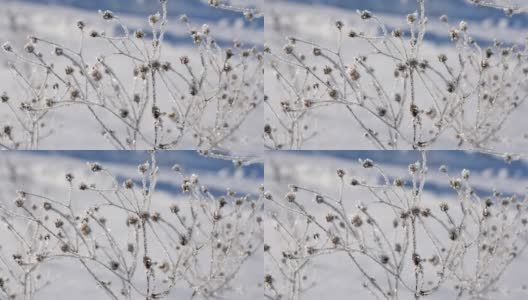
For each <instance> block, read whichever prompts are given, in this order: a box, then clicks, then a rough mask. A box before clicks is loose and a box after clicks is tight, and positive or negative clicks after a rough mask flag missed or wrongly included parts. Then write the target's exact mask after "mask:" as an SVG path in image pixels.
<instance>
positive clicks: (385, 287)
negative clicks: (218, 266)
mask: <svg viewBox="0 0 528 300" xmlns="http://www.w3.org/2000/svg"><path fill="white" fill-rule="evenodd" d="M368 158H371V159H372V163H373V165H374V167H369V166H368V167H367V168H365V167H363V166H362V165H363V164H364V162H365V160H366V159H368ZM358 159H362V160H363V163H360V162H358ZM420 160H421V158H420V153H419V152H413V151H409V152H407V151H313V152H311V151H294V152H291V153H286V152H275V153H272V154H270V155H269V156H268V157H267V159H266V176H265V182H266V191H267V192H268V193H269V194H268V195H267V197H266V198H267V199H271V200H265V201H266V202H265V203H266V205H265V206H266V216H267V219H266V226H265V244H266V245H268V246H269V249H268V252H265V267H264V268H265V271H264V272H265V274H266V283H268V284H267V285H266V288H265V293H266V296H267V297H268V299H302V300H316V299H325V298H328V299H335V300H345V299H351V298H353V299H415V297H414V296H413V294H414V291H415V270H420V268H421V270H422V272H418V289H417V291H418V294H419V299H501V300H502V299H525V298H526V284H527V282H526V268H527V267H528V253H526V251H524V252H522V250H524V248H525V247H526V243H527V241H528V240H527V234H526V233H527V232H526V226H525V225H523V224H526V221H524V222H523V221H522V220H519V219H517V221H514V220H515V219H516V217H514V216H515V215H516V214H517V213H518V209H519V208H517V207H515V204H512V203H511V202H507V203H506V202H505V203H501V200H499V199H502V198H501V197H504V199H509V200H512V199H514V198H516V199H517V200H516V201H517V202H516V203H518V204H519V205H520V206H519V207H522V208H520V209H521V210H522V213H521V214H522V215H523V216H524V217H523V218H525V217H526V198H525V197H526V192H527V191H526V187H527V186H526V182H527V181H526V178H527V177H526V176H527V175H528V164H527V161H516V162H513V163H511V164H508V163H506V162H504V161H502V160H501V159H497V158H496V157H493V156H488V155H483V154H477V153H469V152H462V151H429V152H427V177H426V178H427V180H426V181H425V185H424V188H423V191H421V192H420V193H419V195H420V196H419V197H418V199H420V200H418V201H417V202H415V201H414V199H415V198H413V196H412V193H411V187H412V176H411V173H410V170H409V169H410V167H409V166H412V167H413V168H414V167H417V169H416V170H417V173H416V174H420V173H421V169H420V167H419V165H415V164H414V163H415V162H417V161H418V162H419V161H420ZM442 165H445V166H446V167H447V173H443V172H441V171H440V170H439V168H440V167H441V166H442ZM378 167H379V168H380V169H382V170H383V174H384V175H382V174H381V172H380V171H378ZM464 169H466V170H469V171H470V173H467V172H466V171H463V170H464ZM337 170H343V171H344V173H342V174H344V175H343V177H342V178H343V181H341V179H340V177H339V176H338V174H337V173H336V171H337ZM464 174H466V175H467V174H470V175H469V178H468V180H467V181H466V180H464V179H463V178H464V176H465V175H464ZM383 176H386V177H387V178H388V180H389V185H388V186H384V183H385V179H384V178H383ZM418 177H419V176H418ZM397 178H400V179H403V180H404V182H405V183H404V186H403V188H400V187H396V186H394V185H393V180H396V179H397ZM455 178H458V179H460V181H459V183H461V187H460V189H459V190H458V192H457V190H455V189H454V188H453V187H454V185H452V184H450V179H455ZM353 180H356V183H355V186H354V185H351V183H352V182H353ZM342 182H343V186H342ZM452 182H454V181H452ZM466 183H468V185H470V186H471V188H472V190H473V191H474V194H471V195H473V196H471V197H474V196H475V195H477V196H478V197H479V198H476V197H475V198H471V197H469V198H471V199H470V200H468V199H466V200H467V201H466V200H463V199H464V197H466V196H464V195H468V194H466V193H469V192H470V190H469V189H466ZM366 185H370V186H371V189H372V191H373V192H370V191H369V188H367V187H366ZM419 185H420V182H419V181H417V190H421V189H420V188H419ZM296 190H297V192H295V191H296ZM292 191H293V193H292ZM494 193H502V194H501V195H502V196H499V194H495V196H494ZM457 194H458V195H457ZM317 195H319V196H320V197H319V198H318V197H317ZM514 195H515V197H514V198H512V196H514ZM487 198H489V199H492V202H493V204H492V205H491V206H490V207H489V211H488V212H490V214H491V217H490V219H487V221H484V222H482V223H479V222H476V221H475V220H477V219H481V220H482V218H483V217H482V213H483V211H484V210H483V207H484V201H485V199H487ZM339 199H341V202H339ZM405 199H406V200H405ZM382 200H383V201H385V204H384V203H382V202H381V201H382ZM400 201H403V202H400ZM406 201H407V204H405V202H406ZM326 203H328V205H326ZM387 203H390V204H391V205H394V206H393V207H391V206H390V205H388V204H387ZM386 204H387V205H386ZM332 205H333V207H337V208H338V209H336V210H334V209H332ZM341 205H343V209H342V210H341V209H339V208H340V207H341ZM441 205H446V207H448V211H447V213H446V212H444V211H442V209H441V207H442V206H441ZM460 205H463V206H464V207H465V211H466V212H467V215H466V217H467V218H468V219H466V221H462V220H463V219H464V217H463V214H461V208H460ZM508 205H510V206H509V207H508ZM512 205H513V207H512ZM408 206H409V207H410V210H409V213H411V214H412V211H413V207H418V209H419V210H421V211H420V213H419V215H420V216H419V217H417V220H419V221H416V224H419V225H416V227H415V228H416V245H417V246H416V250H412V248H413V246H412V243H411V242H410V241H411V240H413V239H412V238H410V237H409V236H407V238H406V234H405V232H407V234H409V233H410V231H411V229H412V228H413V227H412V226H411V222H410V221H409V219H404V218H403V215H404V212H405V211H406V208H405V207H408ZM398 207H403V209H400V208H398ZM475 208H476V213H475V211H474V209H475ZM418 209H417V210H418ZM303 211H306V215H304V214H303V213H302V212H303ZM424 212H426V213H427V214H426V213H424ZM341 213H342V215H341ZM447 214H449V216H450V217H449V218H452V220H453V223H454V224H457V226H458V224H464V225H463V226H462V227H463V229H462V231H461V232H460V235H455V234H452V233H450V232H451V231H449V228H450V227H451V226H455V225H450V224H453V223H451V221H449V220H448V217H447ZM496 214H497V215H496ZM479 215H480V216H479ZM308 216H310V217H308ZM503 217H506V219H502V218H503ZM406 218H409V216H407V217H406ZM431 218H433V219H431ZM435 218H438V220H441V222H443V223H444V225H447V226H446V227H447V228H445V227H444V226H443V225H439V224H438V223H437V222H436V221H435ZM308 219H310V220H311V222H309V221H308ZM468 220H471V221H468ZM506 220H507V221H506ZM525 220H526V219H525ZM394 222H397V223H396V224H397V225H396V227H393V226H394ZM459 222H460V223H459ZM486 222H489V223H486ZM503 222H504V223H503ZM509 222H511V223H509ZM422 224H425V225H424V226H423V227H422ZM479 224H480V226H481V227H480V228H481V229H482V231H480V229H479ZM494 224H495V225H494ZM499 224H502V225H499ZM494 226H496V227H494ZM455 228H456V227H455ZM490 228H491V229H490ZM488 230H489V232H488V233H487V235H486V234H477V232H479V231H480V232H481V233H483V232H485V231H488ZM494 230H498V233H497V234H494V233H492V232H493V231H494ZM455 232H456V231H455ZM356 234H357V237H356V236H355V235H356ZM451 234H452V235H451ZM489 234H491V235H492V236H494V237H490V236H489ZM411 236H412V234H411ZM336 237H337V238H338V239H337V240H336ZM512 237H513V239H514V240H515V241H514V242H513V241H512V240H511V239H510V238H512ZM488 242H489V243H488ZM398 244H399V246H397V245H398ZM483 245H487V246H486V247H485V248H483V249H487V250H489V248H487V247H489V246H491V247H492V248H493V247H494V250H493V251H496V252H493V254H487V253H486V251H485V250H477V249H478V248H479V247H482V246H483ZM398 247H401V249H400V250H399V251H398V250H397V249H398ZM391 248H393V250H391ZM442 249H444V250H442ZM513 252H515V253H513ZM349 253H350V254H352V256H353V257H354V259H355V261H356V262H357V263H358V265H356V264H355V262H354V260H353V259H351V257H349V256H348V254H349ZM402 253H404V254H402ZM412 253H417V254H418V255H419V257H420V258H421V259H423V261H421V262H420V264H419V266H416V265H414V264H413V256H412ZM393 255H394V256H393ZM435 255H437V256H436V258H435ZM512 257H515V259H513V260H511V258H512ZM438 259H440V260H438ZM382 261H385V263H382ZM395 261H396V262H398V263H397V264H398V265H400V266H401V270H402V271H401V273H399V272H398V271H396V270H397V269H396V268H395V263H394V262H395ZM443 262H446V263H445V264H444V263H443ZM387 270H388V271H387ZM476 270H478V271H476ZM386 271H387V272H386ZM362 272H365V274H362ZM391 272H393V273H391ZM396 273H398V274H401V275H400V276H399V277H398V278H400V279H401V280H396V279H395V276H394V274H396ZM499 273H500V274H501V275H502V276H501V277H500V279H498V277H497V276H496V275H497V274H499ZM442 274H444V275H445V276H444V277H442ZM268 275H269V276H270V277H268ZM367 276H368V277H367ZM286 278H287V279H286ZM369 278H372V281H371V280H369ZM439 278H442V279H441V280H440V281H438V280H439ZM439 282H440V284H438V283H439ZM376 285H377V286H379V287H380V290H381V291H382V292H383V293H382V292H380V291H379V290H377V288H376ZM420 293H423V294H420ZM279 295H282V298H281V297H279ZM416 299H418V298H416Z"/></svg>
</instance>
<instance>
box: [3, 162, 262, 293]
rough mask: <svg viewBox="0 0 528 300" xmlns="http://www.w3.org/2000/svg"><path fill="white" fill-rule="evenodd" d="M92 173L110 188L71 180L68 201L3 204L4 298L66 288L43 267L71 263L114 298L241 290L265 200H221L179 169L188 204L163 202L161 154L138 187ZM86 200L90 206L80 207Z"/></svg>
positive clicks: (21, 197)
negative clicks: (242, 273) (54, 287)
mask: <svg viewBox="0 0 528 300" xmlns="http://www.w3.org/2000/svg"><path fill="white" fill-rule="evenodd" d="M88 167H89V169H90V171H91V172H92V173H94V174H93V175H94V176H95V179H93V180H96V179H97V180H98V181H97V182H99V183H101V182H102V183H105V184H102V186H100V187H99V186H97V184H95V183H89V182H83V181H82V179H81V178H76V176H75V175H74V174H71V173H68V174H66V175H65V181H66V183H67V185H68V186H69V190H68V191H67V193H66V194H65V195H67V196H66V197H65V198H64V199H60V198H54V197H49V196H47V195H41V194H34V193H32V192H31V191H29V190H27V191H18V193H17V197H16V199H15V200H14V202H13V203H12V204H7V203H2V204H1V205H0V220H1V222H2V223H3V224H4V225H5V227H3V228H2V229H1V233H2V236H3V237H4V239H3V241H2V245H3V246H2V248H0V294H1V295H3V296H2V297H5V298H6V299H7V298H9V299H38V298H39V297H38V295H39V292H40V291H41V290H42V289H44V288H46V287H47V286H48V285H61V283H60V282H56V281H53V280H49V278H47V277H46V272H45V270H46V268H49V267H48V266H49V265H53V268H54V270H61V269H60V267H59V266H62V267H64V266H66V265H67V264H70V265H71V264H74V265H75V266H76V268H75V269H81V270H83V271H84V272H85V273H86V274H87V275H89V277H90V278H92V279H93V281H94V282H95V283H96V284H97V286H98V287H99V288H100V289H101V290H103V291H104V292H105V293H106V295H107V296H108V298H110V299H140V298H141V299H169V298H171V295H172V296H174V290H178V292H177V294H178V293H179V294H181V293H182V290H183V291H188V292H185V294H186V295H189V296H191V299H194V298H196V299H216V298H223V297H229V295H233V293H240V292H243V289H244V288H246V287H244V286H240V284H239V282H240V279H239V278H238V277H237V276H238V275H239V271H240V269H241V268H243V267H244V266H245V264H246V263H247V261H248V259H250V258H251V257H252V256H253V255H255V254H257V255H258V252H260V251H262V242H263V229H262V226H261V221H262V216H261V213H262V201H261V199H260V197H258V196H254V195H241V196H240V195H237V194H236V193H235V192H234V191H228V192H227V193H226V194H225V195H224V196H214V195H213V194H212V193H211V192H209V191H208V188H207V187H206V186H204V185H202V184H201V183H200V178H199V177H198V176H197V175H195V174H193V175H191V176H185V175H184V174H183V173H181V172H182V171H181V168H180V167H178V166H175V167H173V172H175V174H174V176H175V177H178V178H179V180H180V181H181V190H182V192H183V196H182V197H181V198H180V201H178V200H175V201H174V202H173V203H170V202H166V203H160V201H162V200H160V198H159V197H158V192H157V187H156V184H157V180H158V176H159V172H160V171H159V169H158V166H157V163H156V154H155V153H152V155H151V159H150V160H149V161H147V162H145V163H144V164H141V165H139V166H138V168H137V170H138V172H139V174H140V177H141V180H140V181H134V180H132V179H124V180H123V179H121V180H118V178H117V177H116V176H114V175H113V174H112V173H111V171H110V170H109V169H107V168H106V167H105V166H104V165H101V164H99V163H90V164H89V166H88ZM80 193H82V194H83V195H84V196H85V197H87V198H83V199H84V200H80V199H79V198H81V197H80V195H79V194H80ZM260 193H261V192H259V191H256V195H258V194H260ZM87 194H88V195H87ZM86 199H91V200H88V201H87V200H86ZM162 199H163V198H162ZM165 199H166V198H165ZM62 270H64V269H62ZM254 271H257V270H254ZM246 282H247V281H246ZM257 284H258V282H255V286H256V285H257ZM171 292H172V294H171Z"/></svg>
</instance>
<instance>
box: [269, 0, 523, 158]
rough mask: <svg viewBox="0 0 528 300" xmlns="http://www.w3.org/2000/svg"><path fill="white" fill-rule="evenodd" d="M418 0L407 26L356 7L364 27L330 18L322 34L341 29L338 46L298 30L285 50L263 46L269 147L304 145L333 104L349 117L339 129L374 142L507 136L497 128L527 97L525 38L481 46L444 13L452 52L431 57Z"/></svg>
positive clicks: (387, 145) (476, 145) (485, 140)
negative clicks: (332, 23)
mask: <svg viewBox="0 0 528 300" xmlns="http://www.w3.org/2000/svg"><path fill="white" fill-rule="evenodd" d="M481 2H482V3H484V1H481ZM416 3H417V10H416V12H414V13H410V14H409V15H407V16H405V18H406V26H407V27H406V28H394V29H391V28H390V27H389V26H387V25H385V24H384V23H383V21H382V20H381V19H380V18H378V16H376V14H375V13H374V12H370V11H367V10H358V12H357V13H358V19H360V20H362V22H364V29H365V30H362V29H355V28H350V27H349V26H347V25H346V24H345V22H343V21H341V20H337V21H336V22H335V29H334V31H335V32H329V33H328V34H332V35H333V34H336V35H337V36H338V38H337V39H336V44H337V46H335V47H333V45H326V44H320V43H319V42H318V41H317V40H315V41H313V40H312V39H305V38H304V37H302V36H291V37H287V43H286V44H285V45H284V46H283V48H282V49H278V47H273V46H275V43H273V44H272V45H269V46H267V47H265V51H266V52H267V53H268V55H267V60H268V62H269V63H268V69H269V72H270V73H272V76H270V79H269V80H267V83H266V84H267V86H266V87H267V94H268V96H270V99H269V100H267V101H266V102H265V103H266V108H265V109H266V122H267V124H266V125H265V128H264V134H263V136H264V138H265V140H266V147H267V148H269V149H301V148H303V145H304V144H305V142H306V141H307V140H310V139H317V137H318V135H325V134H327V133H326V132H319V131H318V123H324V120H323V121H320V120H318V119H317V116H318V113H319V112H320V111H321V110H323V109H325V108H327V107H335V106H337V107H342V110H343V111H345V112H348V113H349V115H350V123H348V122H347V123H344V124H341V125H340V126H339V128H343V127H347V128H348V127H349V126H350V125H354V126H355V127H353V130H356V128H357V130H360V131H361V132H362V133H363V134H364V136H365V138H366V139H367V141H368V142H367V143H370V144H371V145H372V146H373V147H375V148H378V149H401V148H414V149H424V148H430V147H435V145H436V146H438V145H440V146H443V147H445V145H446V143H447V144H448V145H450V146H449V147H457V146H458V147H461V148H470V149H479V150H491V149H493V148H495V146H497V145H500V143H502V142H504V143H507V141H506V139H504V136H503V133H502V131H501V129H502V128H503V125H504V123H505V122H506V121H507V120H508V118H509V116H510V115H511V114H512V113H513V112H514V111H516V110H517V109H518V108H519V107H520V106H521V105H522V104H523V102H524V100H525V99H526V97H527V91H528V87H527V79H526V76H527V75H528V64H527V54H528V53H527V50H526V47H525V45H513V46H510V45H503V44H502V43H501V42H499V41H497V42H495V43H494V44H493V45H491V46H489V47H485V46H482V45H480V44H479V43H478V42H477V41H476V40H475V39H474V38H473V37H472V36H471V28H470V27H469V25H468V23H467V22H465V21H462V22H460V24H449V20H448V18H447V16H442V17H441V18H440V21H441V22H443V23H444V24H445V29H446V30H445V32H446V34H447V36H446V37H447V38H448V39H449V40H450V41H451V42H452V46H453V47H452V48H453V53H452V54H449V53H447V54H444V53H436V55H434V56H433V55H430V54H428V53H426V51H425V50H423V49H424V47H426V45H425V43H424V37H425V36H426V34H427V32H428V22H429V20H428V18H427V15H426V1H424V0H417V1H416ZM345 46H348V47H347V48H346V50H345V49H344V48H345ZM352 46H354V47H352ZM327 130H329V131H334V130H335V131H337V130H338V129H334V128H328V129H327ZM334 135H335V136H338V134H335V133H334ZM440 141H441V142H442V144H440ZM358 143H361V141H358ZM451 145H452V146H451Z"/></svg>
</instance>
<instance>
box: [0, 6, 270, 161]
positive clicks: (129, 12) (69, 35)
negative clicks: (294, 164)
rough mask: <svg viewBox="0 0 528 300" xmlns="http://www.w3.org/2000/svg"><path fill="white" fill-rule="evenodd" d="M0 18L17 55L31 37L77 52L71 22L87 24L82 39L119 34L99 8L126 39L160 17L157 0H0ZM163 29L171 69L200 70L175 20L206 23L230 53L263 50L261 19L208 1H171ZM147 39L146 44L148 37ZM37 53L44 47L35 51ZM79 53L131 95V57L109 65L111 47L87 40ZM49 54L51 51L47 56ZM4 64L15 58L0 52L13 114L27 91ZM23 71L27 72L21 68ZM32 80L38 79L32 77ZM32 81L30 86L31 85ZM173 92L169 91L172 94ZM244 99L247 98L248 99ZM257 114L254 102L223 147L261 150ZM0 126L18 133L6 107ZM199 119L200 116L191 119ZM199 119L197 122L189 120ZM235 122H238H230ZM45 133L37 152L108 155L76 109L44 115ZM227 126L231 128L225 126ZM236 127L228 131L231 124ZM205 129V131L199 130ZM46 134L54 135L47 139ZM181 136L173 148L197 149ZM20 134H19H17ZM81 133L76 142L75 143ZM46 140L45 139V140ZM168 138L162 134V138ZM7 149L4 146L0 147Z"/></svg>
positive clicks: (98, 133) (95, 129)
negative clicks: (104, 62)
mask: <svg viewBox="0 0 528 300" xmlns="http://www.w3.org/2000/svg"><path fill="white" fill-rule="evenodd" d="M0 4H1V6H2V10H1V13H2V18H1V19H0V36H2V44H3V43H4V42H6V41H9V42H10V44H12V46H13V48H14V49H16V51H17V52H19V53H21V52H23V50H22V49H23V47H24V45H25V44H26V43H27V42H28V39H27V37H28V36H37V37H41V38H43V39H46V40H48V41H53V42H56V43H58V44H62V45H64V46H65V47H72V49H77V48H78V47H79V40H80V34H79V29H78V28H77V26H76V23H77V22H78V21H79V20H82V21H83V22H85V24H86V26H87V29H86V30H87V31H86V32H87V33H88V32H89V31H90V30H92V29H95V30H98V31H100V32H103V31H104V32H106V33H107V34H108V35H121V34H122V32H121V30H120V28H119V26H118V25H116V24H115V23H113V24H110V23H108V22H104V21H103V20H102V18H101V15H100V13H98V10H102V11H104V10H107V9H109V10H112V11H113V13H114V14H116V15H118V16H119V17H120V19H121V20H122V22H123V23H124V24H125V25H126V26H127V27H128V28H129V30H130V31H131V33H133V31H134V30H139V29H141V30H145V31H146V32H147V33H148V32H149V23H148V16H149V15H151V14H155V13H157V12H159V11H160V9H161V8H160V4H159V1H132V0H130V1H129V0H126V1H41V0H39V1H12V0H1V1H0ZM167 7H168V8H167V10H168V20H169V21H168V24H167V31H166V34H165V37H164V44H163V54H162V59H163V60H164V61H165V60H166V61H168V62H170V63H171V64H172V66H177V67H176V68H177V69H179V68H180V67H183V66H181V64H180V57H182V56H189V57H190V59H191V63H192V64H196V65H197V66H196V70H199V69H200V67H199V66H198V61H199V59H198V58H199V56H198V54H197V51H196V46H195V45H194V44H193V41H192V38H191V37H190V35H189V30H188V29H187V27H186V26H185V25H184V24H182V23H181V22H180V21H179V17H180V16H181V15H184V14H186V15H187V16H188V18H189V20H190V22H191V24H192V26H193V27H194V28H197V29H200V28H201V26H202V24H208V25H209V27H210V30H211V34H212V35H213V36H214V39H215V41H216V43H217V45H219V46H220V47H225V48H229V47H233V43H234V41H238V42H240V43H241V45H242V47H244V48H251V47H256V48H260V49H261V48H262V46H261V45H262V43H263V31H264V25H263V19H262V18H260V19H257V20H254V21H251V22H250V21H247V20H246V19H245V18H244V16H243V15H242V14H241V13H238V12H232V11H225V10H221V9H214V8H212V7H211V6H210V5H209V4H208V3H207V1H201V0H192V1H169V3H168V6H167ZM146 38H149V36H148V34H147V36H146ZM39 47H42V45H40V46H39ZM84 48H85V50H84V53H85V56H86V57H87V61H86V63H87V64H93V63H95V62H96V59H97V58H98V57H99V55H102V56H107V57H108V58H107V59H108V60H109V62H110V65H111V66H112V67H113V68H114V69H115V70H116V71H117V73H118V76H119V77H121V80H123V83H124V85H125V86H127V88H129V89H130V90H129V91H127V92H128V93H129V94H131V93H134V92H136V90H134V91H132V89H135V88H136V87H137V85H136V84H135V83H134V82H135V80H134V79H133V76H131V75H132V67H133V66H131V61H130V60H129V59H123V58H116V59H113V57H114V56H113V55H111V54H112V53H113V52H115V49H112V47H111V46H110V45H109V44H108V43H106V42H102V41H97V40H96V39H90V38H87V39H86V40H85V41H84ZM48 50H49V51H48ZM38 51H43V55H44V59H46V60H48V59H51V60H53V57H52V56H51V51H52V49H51V48H49V49H44V48H42V50H38ZM8 61H13V56H9V55H8V54H7V53H4V52H3V51H2V54H0V78H1V82H2V84H1V85H0V93H4V92H6V93H7V94H8V95H10V96H11V98H12V99H13V100H14V102H13V103H14V106H15V109H16V110H18V105H19V104H18V103H17V101H21V99H24V98H25V97H26V96H27V94H28V93H27V92H28V91H27V90H25V88H21V87H23V86H24V84H22V85H21V84H20V79H17V78H16V77H15V76H13V75H14V73H13V72H12V71H11V70H10V68H9V67H8V65H7V64H8ZM64 62H65V61H64V60H63V61H61V60H54V61H53V64H54V65H55V68H56V69H57V70H60V71H59V73H61V74H62V69H63V68H64V67H65V64H64ZM22 69H23V71H26V70H25V69H24V68H22ZM36 78H38V77H36ZM35 83H36V82H35ZM176 86H178V88H180V89H183V90H186V89H188V87H187V86H185V84H184V82H183V81H181V80H179V81H178V80H177V82H176ZM173 92H175V91H173ZM158 97H160V98H162V99H161V100H160V104H159V106H160V108H161V109H162V110H172V109H174V106H175V105H178V104H174V103H171V102H172V100H169V98H173V97H172V96H171V95H169V94H168V92H167V91H164V90H163V88H160V91H159V94H158ZM248 101H249V100H248ZM95 109H96V110H97V111H98V113H100V114H101V115H100V118H102V119H103V120H104V121H105V122H108V125H107V127H109V128H111V130H115V131H116V132H117V134H118V135H120V134H124V132H125V127H123V123H122V122H121V120H119V118H118V119H116V118H114V116H112V115H110V114H108V112H105V111H104V110H99V109H98V108H95ZM214 113H215V111H214V110H213V109H210V110H208V111H207V112H206V114H205V117H200V118H204V120H203V123H204V125H205V124H206V123H209V124H208V125H205V127H204V129H205V128H206V127H207V126H211V124H212V123H211V121H212V120H214ZM262 114H263V113H262V108H261V106H260V104H258V106H257V107H256V108H255V109H253V110H252V112H251V113H250V115H249V116H248V117H247V120H245V121H244V122H243V123H242V124H241V126H240V127H239V128H237V129H236V133H235V134H234V135H233V137H232V138H229V139H227V140H226V141H225V142H224V143H225V145H223V146H225V147H228V148H230V149H229V150H230V151H232V152H237V150H239V151H238V152H246V153H247V152H256V151H259V150H261V148H262V147H261V146H262V142H261V139H260V136H259V134H260V133H261V128H262V126H263V125H262V119H263V118H262ZM0 116H1V119H2V120H0V125H2V126H6V125H11V126H13V125H15V126H14V129H13V130H14V134H18V135H20V131H21V128H19V127H20V126H19V125H18V124H17V121H16V120H15V119H14V117H13V114H12V113H11V112H10V111H9V109H8V107H7V106H5V105H3V106H2V107H1V108H0ZM196 118H198V117H196ZM192 121H193V122H194V121H198V120H192ZM229 121H232V122H233V123H235V122H236V118H233V119H232V120H229ZM44 123H45V127H43V128H42V129H41V130H42V133H43V137H45V138H43V140H42V142H41V143H40V145H39V147H38V148H39V149H51V150H54V149H74V150H75V149H102V150H104V149H114V148H115V145H112V144H111V143H110V142H109V141H108V139H106V138H104V137H103V136H102V131H103V130H102V128H101V126H100V125H99V124H98V122H97V121H96V120H95V119H94V118H93V116H91V115H90V114H89V113H88V110H87V109H86V108H83V107H80V106H74V107H72V106H70V107H64V108H61V109H59V110H56V111H55V112H52V113H50V115H48V116H47V117H46V118H45V119H44ZM143 123H144V126H143V128H142V130H144V132H145V135H146V136H151V135H152V134H153V125H152V123H153V120H152V119H151V118H146V119H145V120H144V121H143ZM231 125H233V124H231ZM171 126H172V125H171V124H170V122H168V121H167V122H165V127H166V128H165V129H172V131H171V132H168V134H167V133H166V134H165V138H166V140H171V139H172V138H173V137H175V136H176V132H177V130H175V128H171ZM233 126H234V125H233ZM205 130H207V129H205ZM49 131H52V134H48V132H49ZM187 131H188V132H187V133H186V136H185V137H184V138H183V139H182V141H181V142H180V143H179V145H178V147H177V148H178V149H196V148H198V147H199V146H197V140H196V137H193V136H192V134H191V133H190V131H191V130H187ZM17 132H18V133H17ZM80 133H82V138H80V136H81V134H80ZM48 135H49V136H48ZM167 135H168V136H167ZM3 142H4V143H6V141H5V140H4V141H3ZM146 148H150V147H148V146H147V145H146V144H144V143H143V144H142V142H141V141H138V146H137V149H146Z"/></svg>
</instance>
